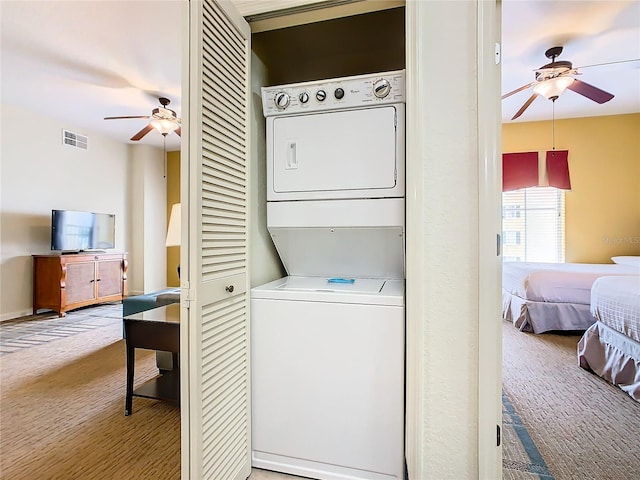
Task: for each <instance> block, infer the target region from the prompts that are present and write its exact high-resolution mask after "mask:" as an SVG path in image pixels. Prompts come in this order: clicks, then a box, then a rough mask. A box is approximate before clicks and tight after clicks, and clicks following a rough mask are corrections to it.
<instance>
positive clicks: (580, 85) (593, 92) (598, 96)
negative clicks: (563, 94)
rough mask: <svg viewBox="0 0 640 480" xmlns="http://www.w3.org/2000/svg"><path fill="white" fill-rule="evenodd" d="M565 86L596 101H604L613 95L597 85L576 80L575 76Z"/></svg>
mask: <svg viewBox="0 0 640 480" xmlns="http://www.w3.org/2000/svg"><path fill="white" fill-rule="evenodd" d="M567 88H568V89H569V90H573V91H574V92H576V93H579V94H580V95H582V96H583V97H587V98H588V99H589V100H593V101H594V102H596V103H605V102H608V101H609V100H611V99H612V98H613V97H614V96H613V95H612V94H610V93H609V92H605V91H604V90H600V89H599V88H598V87H594V86H593V85H590V84H588V83H586V82H583V81H581V80H578V79H577V78H576V79H575V80H574V81H573V83H572V84H571V85H569V86H568V87H567Z"/></svg>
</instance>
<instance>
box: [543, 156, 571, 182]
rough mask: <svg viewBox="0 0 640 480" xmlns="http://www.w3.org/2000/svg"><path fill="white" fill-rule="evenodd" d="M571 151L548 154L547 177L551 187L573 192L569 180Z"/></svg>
mask: <svg viewBox="0 0 640 480" xmlns="http://www.w3.org/2000/svg"><path fill="white" fill-rule="evenodd" d="M568 159H569V150H553V151H551V152H547V177H548V178H549V186H551V187H556V188H561V189H563V190H571V179H570V178H569V161H568Z"/></svg>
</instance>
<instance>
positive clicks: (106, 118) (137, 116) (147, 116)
mask: <svg viewBox="0 0 640 480" xmlns="http://www.w3.org/2000/svg"><path fill="white" fill-rule="evenodd" d="M123 118H149V115H133V116H125V117H104V119H105V120H122V119H123Z"/></svg>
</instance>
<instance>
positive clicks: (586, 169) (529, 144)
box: [502, 113, 640, 263]
mask: <svg viewBox="0 0 640 480" xmlns="http://www.w3.org/2000/svg"><path fill="white" fill-rule="evenodd" d="M551 127H552V124H551V122H548V121H546V122H527V123H511V124H505V125H503V129H502V132H503V135H502V140H503V143H502V145H503V151H504V152H523V151H538V150H551V148H552V145H551V140H552V134H551V132H552V128H551ZM639 132H640V114H638V113H635V114H628V115H613V116H605V117H588V118H575V119H565V120H556V122H555V142H556V149H558V150H569V170H570V175H571V187H572V189H571V191H568V192H567V193H566V196H565V200H566V255H565V256H566V261H567V262H585V263H609V262H611V260H610V259H611V257H612V256H614V255H640V135H639Z"/></svg>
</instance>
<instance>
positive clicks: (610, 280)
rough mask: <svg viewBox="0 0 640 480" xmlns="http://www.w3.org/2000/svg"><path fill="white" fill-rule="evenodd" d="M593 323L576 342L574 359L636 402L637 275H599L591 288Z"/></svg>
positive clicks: (639, 384)
mask: <svg viewBox="0 0 640 480" xmlns="http://www.w3.org/2000/svg"><path fill="white" fill-rule="evenodd" d="M591 313H592V314H593V316H594V318H595V319H596V322H595V323H594V324H593V325H592V326H591V327H589V328H588V329H587V331H586V332H585V333H584V335H583V336H582V338H581V339H580V341H579V342H578V362H579V364H580V366H581V367H582V368H584V369H587V370H591V371H592V372H594V373H595V374H597V375H599V376H600V377H602V378H604V379H605V380H607V381H608V382H610V383H612V384H614V385H617V386H618V387H620V388H621V389H622V390H624V391H625V392H627V393H628V394H629V395H630V396H631V397H632V398H633V399H635V400H636V401H638V402H640V275H638V276H615V277H601V278H598V279H597V280H596V281H595V282H594V283H593V287H592V290H591Z"/></svg>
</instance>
